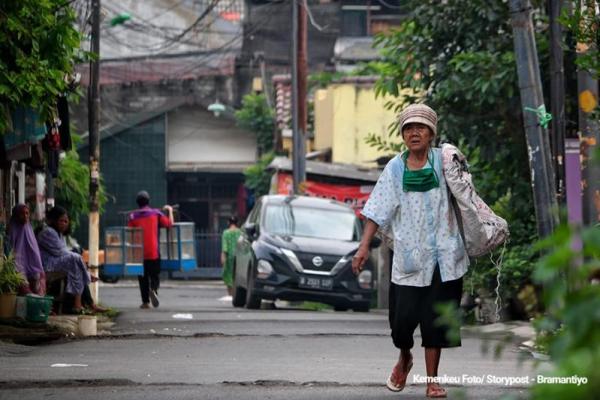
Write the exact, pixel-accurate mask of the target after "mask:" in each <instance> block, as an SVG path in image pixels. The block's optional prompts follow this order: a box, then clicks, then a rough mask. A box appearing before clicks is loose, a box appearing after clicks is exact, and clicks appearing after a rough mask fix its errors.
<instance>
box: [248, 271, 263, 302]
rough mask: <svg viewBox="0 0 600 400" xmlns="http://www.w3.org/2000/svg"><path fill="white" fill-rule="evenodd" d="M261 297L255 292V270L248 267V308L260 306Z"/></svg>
mask: <svg viewBox="0 0 600 400" xmlns="http://www.w3.org/2000/svg"><path fill="white" fill-rule="evenodd" d="M260 303H261V298H260V297H258V296H257V295H256V294H255V293H254V272H253V269H252V267H250V268H248V285H247V286H246V308H248V309H251V310H256V309H258V308H260Z"/></svg>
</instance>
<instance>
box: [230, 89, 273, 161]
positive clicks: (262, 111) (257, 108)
mask: <svg viewBox="0 0 600 400" xmlns="http://www.w3.org/2000/svg"><path fill="white" fill-rule="evenodd" d="M235 118H236V120H237V124H238V126H240V127H241V128H244V129H248V130H249V131H252V132H254V133H256V142H257V145H258V152H259V154H263V153H267V152H269V151H271V150H273V130H274V129H275V115H274V113H273V110H271V109H270V108H269V105H268V104H267V99H266V97H265V95H264V94H262V93H250V94H247V95H245V96H244V98H243V99H242V108H241V109H239V110H238V111H236V112H235Z"/></svg>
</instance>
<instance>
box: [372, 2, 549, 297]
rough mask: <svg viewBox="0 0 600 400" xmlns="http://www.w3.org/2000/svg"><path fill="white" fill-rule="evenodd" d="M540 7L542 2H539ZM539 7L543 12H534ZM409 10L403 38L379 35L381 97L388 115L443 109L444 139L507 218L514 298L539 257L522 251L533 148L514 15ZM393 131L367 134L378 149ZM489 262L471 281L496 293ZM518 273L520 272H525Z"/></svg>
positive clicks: (541, 32) (530, 224) (495, 7)
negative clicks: (410, 107)
mask: <svg viewBox="0 0 600 400" xmlns="http://www.w3.org/2000/svg"><path fill="white" fill-rule="evenodd" d="M534 3H536V4H537V3H540V2H534ZM537 5H538V6H539V5H540V4H537ZM407 7H408V9H411V10H413V12H412V14H411V16H410V18H407V19H406V20H405V21H404V22H403V23H402V24H401V25H400V26H399V28H398V29H397V30H395V31H393V32H392V33H389V34H382V35H378V36H377V37H376V39H375V42H376V46H378V47H379V48H380V49H381V50H380V52H381V56H382V59H381V60H380V61H378V62H375V63H372V64H371V65H370V68H371V69H372V70H375V71H377V72H378V74H379V76H380V79H379V80H378V82H377V84H376V93H377V95H389V96H392V97H394V98H395V99H394V100H392V101H389V102H388V103H387V105H386V106H387V107H388V108H389V109H392V110H394V111H396V112H399V111H400V110H401V109H402V108H403V107H405V105H407V104H409V103H412V102H424V103H426V104H428V105H429V106H431V107H432V108H433V109H434V110H436V111H437V113H438V116H439V123H438V134H439V137H440V140H442V141H449V142H451V143H454V144H457V145H458V146H459V147H460V148H461V149H462V150H463V152H464V153H465V154H466V156H467V158H468V160H469V162H470V165H471V172H472V173H473V178H474V180H475V184H476V187H477V189H478V192H479V193H480V195H481V196H482V197H483V198H484V199H485V200H486V201H487V202H488V204H490V205H492V208H493V209H494V210H496V211H497V212H498V213H499V214H500V215H502V216H503V217H504V218H506V219H507V220H508V222H509V226H510V229H511V242H510V243H509V245H508V247H507V249H506V252H505V253H504V264H506V265H510V266H511V268H510V273H509V274H507V275H506V276H505V277H503V278H501V279H505V278H506V279H508V280H507V281H503V284H505V285H506V286H505V287H504V288H501V292H503V294H504V295H505V296H508V297H513V296H516V291H517V290H518V288H519V286H521V285H522V284H524V283H526V282H527V281H529V280H530V272H531V269H532V268H531V264H532V263H533V262H534V261H535V259H536V258H537V256H535V255H531V254H529V253H528V254H527V257H526V258H527V260H526V263H527V265H524V264H523V262H522V258H523V257H524V251H523V250H524V247H523V246H528V245H530V243H531V242H532V241H533V240H535V238H536V236H537V235H536V231H535V219H534V215H535V213H534V209H533V200H532V190H531V184H530V183H531V178H530V172H529V171H530V168H529V163H528V153H527V145H526V141H525V133H524V129H523V123H522V108H521V101H520V97H519V89H518V81H517V71H516V63H515V56H514V50H513V48H514V43H513V37H512V28H511V25H510V15H509V7H508V4H507V2H506V1H503V0H448V1H444V2H440V1H436V0H408V1H407ZM534 18H535V22H534V25H535V28H536V30H537V31H536V40H537V47H538V51H539V54H540V57H539V58H540V63H541V65H542V70H545V65H548V51H547V50H548V41H547V40H546V38H545V37H546V35H547V32H546V30H545V29H546V27H547V24H544V23H543V20H542V17H541V16H540V14H539V13H535V14H534ZM397 136H399V130H398V126H397V124H392V125H391V126H390V129H389V130H388V133H387V137H385V136H384V137H377V136H376V135H371V136H370V137H369V138H368V143H369V144H371V145H372V146H374V147H377V148H379V149H385V148H386V147H387V148H388V150H390V152H392V151H397V150H398V146H397V145H396V147H395V148H393V147H392V146H390V144H391V143H393V141H394V140H396V141H397ZM490 271H492V272H494V275H495V271H494V270H493V269H492V268H491V265H490V262H489V261H486V260H479V262H478V265H477V266H476V267H474V268H471V269H470V272H469V274H470V276H469V277H468V279H469V278H470V279H473V280H475V281H480V282H482V285H483V286H485V287H486V289H487V291H493V289H495V286H496V280H495V279H491V278H492V274H491V273H490ZM520 271H522V273H521V272H520Z"/></svg>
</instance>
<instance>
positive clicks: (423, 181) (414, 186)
mask: <svg viewBox="0 0 600 400" xmlns="http://www.w3.org/2000/svg"><path fill="white" fill-rule="evenodd" d="M430 156H431V157H430ZM402 158H403V160H404V174H403V176H402V188H403V189H404V191H405V192H427V191H429V190H431V189H434V188H437V187H440V181H439V179H438V176H437V173H436V172H435V168H434V167H433V158H434V157H433V155H432V154H431V151H430V152H429V153H427V162H428V163H429V165H430V167H429V168H422V169H418V170H416V171H411V170H410V169H408V164H407V162H406V160H407V159H408V151H407V152H406V153H404V155H403V157H402Z"/></svg>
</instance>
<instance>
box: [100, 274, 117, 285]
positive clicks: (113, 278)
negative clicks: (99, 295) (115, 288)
mask: <svg viewBox="0 0 600 400" xmlns="http://www.w3.org/2000/svg"><path fill="white" fill-rule="evenodd" d="M100 280H101V281H102V282H104V283H117V282H119V277H118V276H107V275H102V274H100Z"/></svg>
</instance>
